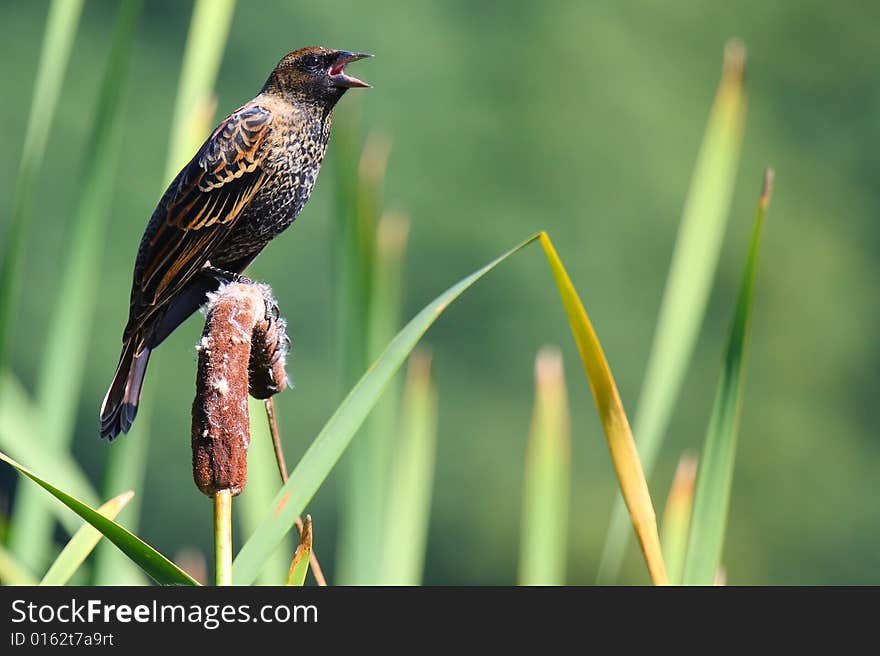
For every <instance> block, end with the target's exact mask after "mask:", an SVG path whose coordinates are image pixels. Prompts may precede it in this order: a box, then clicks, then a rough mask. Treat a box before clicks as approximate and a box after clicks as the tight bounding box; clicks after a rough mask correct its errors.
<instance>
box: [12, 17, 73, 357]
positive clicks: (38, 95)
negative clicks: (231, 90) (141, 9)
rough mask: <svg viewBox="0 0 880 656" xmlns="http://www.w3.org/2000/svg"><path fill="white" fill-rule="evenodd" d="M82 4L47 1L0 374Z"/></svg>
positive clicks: (22, 167) (15, 219) (15, 206)
mask: <svg viewBox="0 0 880 656" xmlns="http://www.w3.org/2000/svg"><path fill="white" fill-rule="evenodd" d="M82 8H83V0H52V4H51V5H49V15H48V18H47V20H46V33H45V34H44V35H43V46H42V50H41V52H40V63H39V65H38V68H37V76H36V81H35V82H34V95H33V98H32V100H31V111H30V115H29V116H28V122H27V127H26V128H25V137H24V150H23V151H22V156H21V162H20V163H19V167H18V180H17V182H16V186H15V192H14V195H13V198H12V216H11V220H10V224H9V227H8V228H7V230H6V234H5V238H4V241H5V242H6V248H5V249H4V252H3V261H2V263H0V372H2V371H3V370H4V369H5V367H6V353H7V347H8V341H9V337H10V334H11V332H12V327H11V322H12V318H13V317H14V316H15V302H16V296H17V293H18V287H19V277H20V274H21V263H22V259H23V257H24V246H25V241H26V231H27V225H28V221H29V219H30V213H31V203H32V201H33V196H34V190H35V188H36V179H37V174H38V173H39V171H40V166H41V165H42V163H43V156H44V155H45V153H46V144H47V142H48V140H49V130H50V128H51V127H52V123H53V120H54V118H55V110H56V108H57V106H58V95H59V94H60V93H61V85H62V83H63V81H64V73H65V71H66V70H67V62H68V61H69V60H70V52H71V49H72V48H73V42H74V39H75V37H76V31H77V27H78V25H79V19H80V15H81V14H82Z"/></svg>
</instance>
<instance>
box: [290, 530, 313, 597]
mask: <svg viewBox="0 0 880 656" xmlns="http://www.w3.org/2000/svg"><path fill="white" fill-rule="evenodd" d="M311 555H312V516H311V515H306V518H305V519H304V520H303V528H302V533H300V536H299V545H298V546H297V547H296V553H294V554H293V562H291V563H290V570H289V571H288V573H287V584H286V585H293V586H297V587H302V586H303V585H304V584H305V582H306V574H308V572H309V558H310V557H311Z"/></svg>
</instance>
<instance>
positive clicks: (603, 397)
mask: <svg viewBox="0 0 880 656" xmlns="http://www.w3.org/2000/svg"><path fill="white" fill-rule="evenodd" d="M540 239H541V246H542V247H543V248H544V254H545V255H546V256H547V261H548V263H549V264H550V270H551V272H552V273H553V278H554V279H555V280H556V285H557V287H558V288H559V295H560V296H561V298H562V304H563V305H564V306H565V312H566V314H567V315H568V322H569V324H570V326H571V331H572V334H573V335H574V341H575V343H576V344H577V347H578V351H579V353H580V356H581V361H582V362H583V365H584V370H585V371H586V373H587V379H588V380H589V382H590V388H591V390H592V392H593V400H594V401H595V403H596V409H597V410H598V412H599V419H600V421H601V422H602V427H603V428H604V430H605V438H606V441H607V443H608V450H609V451H610V452H611V461H612V463H613V465H614V469H615V471H616V472H617V479H618V482H619V483H620V489H621V492H622V493H623V498H624V501H625V502H626V507H627V508H628V509H629V513H630V517H631V519H632V523H633V527H634V528H635V531H636V536H637V537H638V539H639V543H640V544H641V547H642V552H643V553H644V556H645V562H646V563H647V565H648V571H649V572H650V574H651V579H652V580H653V581H654V584H655V585H665V584H667V583H668V581H667V578H666V568H665V566H664V564H663V554H662V553H661V551H660V538H659V536H658V534H657V519H656V516H655V514H654V506H653V504H652V503H651V495H650V493H649V492H648V484H647V483H646V481H645V474H644V472H643V471H642V465H641V463H640V462H639V454H638V452H637V451H636V445H635V442H634V441H633V436H632V432H631V431H630V427H629V421H628V420H627V418H626V413H625V412H624V410H623V403H622V402H621V400H620V394H619V393H618V391H617V385H616V384H615V383H614V378H613V377H612V375H611V370H610V368H609V367H608V362H607V360H606V359H605V354H604V353H603V352H602V346H601V345H600V344H599V338H598V337H597V336H596V332H595V331H594V330H593V326H592V324H591V323H590V319H589V317H588V316H587V313H586V311H585V310H584V306H583V304H582V303H581V299H580V297H579V296H578V294H577V292H576V291H575V289H574V285H572V283H571V279H570V278H569V277H568V273H567V272H566V270H565V267H564V266H563V265H562V261H561V260H560V259H559V256H558V255H557V254H556V249H555V248H554V247H553V243H552V242H551V241H550V238H549V237H548V236H547V234H546V233H543V232H542V233H541V234H540Z"/></svg>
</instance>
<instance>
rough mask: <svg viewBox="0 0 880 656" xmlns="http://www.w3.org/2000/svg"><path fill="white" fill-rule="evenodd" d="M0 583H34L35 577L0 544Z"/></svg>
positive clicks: (35, 581)
mask: <svg viewBox="0 0 880 656" xmlns="http://www.w3.org/2000/svg"><path fill="white" fill-rule="evenodd" d="M0 583H2V584H3V585H36V584H37V579H36V578H34V575H33V574H31V573H30V572H29V571H27V568H26V567H25V566H24V565H22V564H21V563H20V562H18V561H17V560H16V559H15V556H13V555H12V554H11V553H9V552H8V551H7V550H6V548H5V547H4V546H3V545H2V544H0Z"/></svg>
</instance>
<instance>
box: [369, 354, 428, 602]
mask: <svg viewBox="0 0 880 656" xmlns="http://www.w3.org/2000/svg"><path fill="white" fill-rule="evenodd" d="M377 409H378V408H377ZM436 445H437V388H436V386H435V385H434V381H433V377H432V374H431V354H430V353H428V352H427V351H425V350H423V349H421V348H418V349H416V350H415V351H413V354H412V355H411V356H410V358H409V367H408V370H407V377H406V382H405V383H404V389H403V404H402V408H401V416H400V427H399V429H398V430H397V439H396V440H395V441H394V443H393V453H394V455H393V457H392V460H391V465H390V468H389V480H388V497H387V498H388V501H387V506H386V508H387V510H386V511H385V512H384V513H381V514H380V516H381V517H382V518H383V520H382V522H381V523H382V525H383V528H384V535H383V546H382V551H381V554H380V558H381V562H382V567H381V575H380V582H381V583H382V584H386V585H420V584H421V583H422V572H423V569H424V563H425V548H426V545H427V542H428V520H429V518H430V514H431V488H432V486H433V482H434V456H435V452H436Z"/></svg>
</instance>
